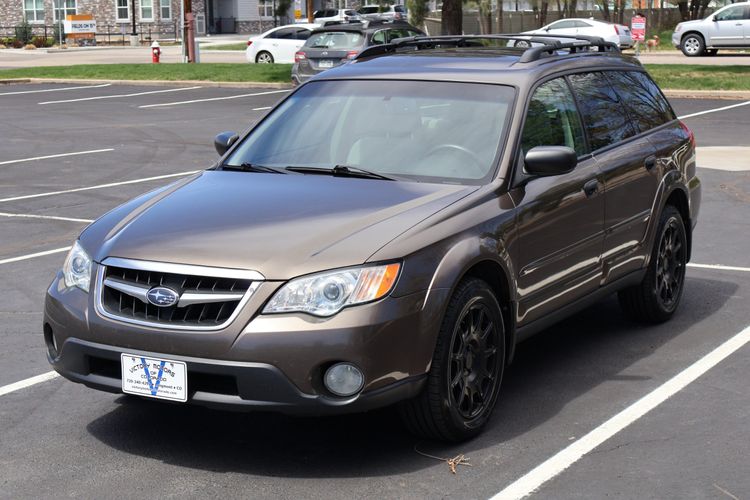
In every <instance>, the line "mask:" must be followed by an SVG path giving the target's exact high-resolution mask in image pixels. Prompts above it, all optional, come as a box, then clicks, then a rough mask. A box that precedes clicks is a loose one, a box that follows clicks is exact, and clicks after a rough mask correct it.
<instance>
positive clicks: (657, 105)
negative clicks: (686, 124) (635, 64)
mask: <svg viewBox="0 0 750 500" xmlns="http://www.w3.org/2000/svg"><path fill="white" fill-rule="evenodd" d="M606 75H607V78H609V81H610V82H611V84H612V86H613V87H614V89H615V91H616V92H617V93H618V94H619V96H620V97H621V98H622V100H623V102H625V104H626V105H627V107H628V108H629V109H630V110H631V112H630V116H631V118H632V119H633V122H634V124H635V126H636V127H638V131H639V132H646V131H647V130H651V129H652V128H655V127H658V126H660V125H663V124H665V123H667V122H670V121H672V120H674V118H675V116H674V112H673V111H672V108H671V107H670V106H669V103H667V100H666V99H665V98H664V96H663V95H662V93H661V92H660V91H659V88H658V87H657V86H656V84H655V83H654V82H653V80H651V78H650V77H649V76H648V75H647V74H645V73H641V72H638V71H607V72H606Z"/></svg>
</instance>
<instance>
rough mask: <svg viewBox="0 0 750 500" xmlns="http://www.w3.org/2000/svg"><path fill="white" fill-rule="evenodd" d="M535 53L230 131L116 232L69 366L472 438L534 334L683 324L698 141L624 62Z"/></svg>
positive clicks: (490, 42) (574, 42) (398, 45)
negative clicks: (607, 307)
mask: <svg viewBox="0 0 750 500" xmlns="http://www.w3.org/2000/svg"><path fill="white" fill-rule="evenodd" d="M517 38H518V36H517V35H515V36H512V35H508V36H494V37H484V38H481V39H480V38H477V37H446V38H442V37H437V38H435V37H433V38H429V37H417V38H409V39H401V40H398V41H396V42H394V43H391V44H386V45H379V46H375V47H372V48H369V49H366V50H365V51H364V52H363V53H361V54H360V55H359V56H357V58H356V59H355V60H354V62H353V63H352V64H347V65H345V66H342V67H340V68H338V69H335V70H332V71H330V72H326V73H324V74H322V75H320V76H319V77H316V78H315V79H313V80H311V81H310V82H308V83H306V84H304V85H302V86H300V87H299V88H298V89H297V90H296V91H294V92H293V93H291V94H290V95H289V96H288V97H287V98H285V99H284V100H282V101H281V102H280V103H279V104H278V105H277V106H276V107H275V108H274V109H273V110H272V111H270V112H269V113H268V115H266V116H265V117H264V118H263V119H262V120H261V121H260V122H259V123H257V124H256V125H255V126H254V127H253V128H252V129H251V130H250V131H249V132H247V133H246V134H244V135H243V136H241V137H239V136H237V135H234V134H232V133H226V134H221V135H219V136H218V137H217V139H216V147H217V149H218V150H219V152H220V153H221V154H222V157H221V159H220V160H219V161H218V162H217V164H216V165H215V166H213V167H212V168H209V169H208V170H206V171H203V172H201V173H199V174H196V175H193V176H191V177H188V178H185V179H183V180H180V181H178V182H175V183H173V184H171V185H168V186H165V187H162V188H160V189H157V190H155V191H152V192H150V193H147V194H144V195H142V196H140V197H138V198H136V199H134V200H132V201H130V202H128V203H126V204H124V205H122V206H120V207H118V208H116V209H114V210H112V211H111V212H109V213H107V214H105V215H104V216H102V217H101V218H100V219H99V220H97V221H96V222H94V223H93V224H91V225H90V226H89V227H87V228H86V229H85V230H84V231H83V233H82V234H81V235H80V238H79V239H78V240H77V241H76V243H75V245H74V247H73V249H72V250H71V252H70V254H69V256H68V258H67V259H66V261H65V264H64V266H63V269H62V270H61V271H60V272H59V273H58V275H57V276H56V278H55V280H54V281H53V283H52V285H51V286H50V288H49V290H48V293H47V298H46V307H45V315H44V337H45V340H46V343H47V347H48V352H49V354H48V356H49V361H50V363H51V364H52V366H53V367H54V369H55V370H57V371H58V372H59V373H60V374H62V375H63V376H65V377H66V378H68V379H70V380H73V381H75V382H80V383H83V384H85V385H87V386H89V387H93V388H96V389H100V390H105V391H110V392H114V393H123V392H124V393H127V394H133V395H137V396H142V397H147V398H156V399H164V400H171V401H178V402H188V403H194V404H200V405H207V406H212V407H217V408H231V409H247V410H262V411H280V412H285V413H296V414H317V415H320V414H331V413H344V412H357V411H365V410H369V409H372V408H376V407H382V406H386V405H392V404H398V408H399V410H400V412H401V414H402V415H403V417H404V420H405V422H406V423H407V425H408V426H409V427H410V428H411V429H412V430H413V431H414V432H416V433H418V434H420V435H424V436H429V437H433V438H438V439H445V440H454V441H455V440H461V439H467V438H469V437H471V436H474V435H475V434H477V433H478V432H480V430H481V429H482V428H483V427H484V425H485V424H486V423H487V421H488V419H489V417H490V414H491V412H492V410H493V407H494V406H495V403H496V399H497V397H498V394H499V390H500V384H501V381H502V378H503V373H504V371H505V369H506V367H507V366H508V363H509V362H510V361H511V360H512V358H513V352H514V349H515V346H516V344H517V343H518V342H520V341H522V340H523V339H525V338H528V337H529V336H530V335H532V334H534V333H535V332H538V331H540V330H542V329H544V328H546V327H547V326H549V325H550V324H552V323H553V322H555V321H557V320H559V319H560V318H563V317H565V316H567V315H569V314H571V313H573V312H575V311H578V310H580V309H582V308H584V307H586V306H587V305H590V304H592V303H593V302H595V301H597V300H598V299H600V298H602V297H604V296H606V295H608V294H611V293H614V292H617V293H618V294H619V297H620V301H621V303H622V306H623V308H624V310H625V312H626V313H627V314H629V315H631V316H633V317H635V318H637V319H640V320H643V321H650V322H659V321H665V320H667V319H669V318H670V317H671V316H672V315H673V314H674V313H675V311H676V309H677V306H678V304H679V302H680V297H681V295H682V293H683V288H684V284H685V266H686V263H687V262H688V259H689V258H690V249H691V244H692V229H693V227H694V225H695V223H696V220H697V216H698V209H699V205H700V182H699V180H698V178H697V177H696V173H695V171H696V164H695V144H694V138H693V135H692V133H691V132H690V131H689V130H688V129H687V128H686V127H685V125H683V124H682V123H681V122H680V121H678V120H677V119H676V118H675V115H674V112H673V111H672V109H671V107H670V105H669V104H668V102H667V101H666V99H665V98H664V96H663V95H662V93H661V92H660V90H659V88H658V87H657V86H656V85H655V84H654V82H653V81H652V80H651V78H650V77H649V75H648V74H647V73H646V72H645V71H644V69H643V68H642V66H641V65H640V64H639V63H638V61H637V60H635V59H633V58H630V57H624V56H622V55H621V54H620V53H619V51H618V49H617V48H616V47H615V46H614V45H611V44H609V43H606V42H603V41H602V40H600V39H582V38H580V37H579V38H576V39H571V41H570V42H566V43H561V42H560V41H558V40H555V41H547V40H548V39H546V38H544V37H540V38H535V39H534V41H535V45H538V46H535V47H533V48H528V49H520V48H513V47H507V46H505V45H506V44H507V43H508V42H509V41H510V42H511V43H512V41H513V40H514V39H517ZM556 38H559V37H556ZM537 42H538V43H537Z"/></svg>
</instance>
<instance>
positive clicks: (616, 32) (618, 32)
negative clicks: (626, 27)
mask: <svg viewBox="0 0 750 500" xmlns="http://www.w3.org/2000/svg"><path fill="white" fill-rule="evenodd" d="M613 26H614V27H615V35H619V34H620V28H618V27H617V25H616V24H615V25H613Z"/></svg>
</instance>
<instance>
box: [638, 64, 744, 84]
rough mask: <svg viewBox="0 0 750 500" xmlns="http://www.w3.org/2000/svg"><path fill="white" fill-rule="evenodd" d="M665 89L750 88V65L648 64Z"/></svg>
mask: <svg viewBox="0 0 750 500" xmlns="http://www.w3.org/2000/svg"><path fill="white" fill-rule="evenodd" d="M645 67H646V69H647V70H648V72H649V73H650V74H651V76H652V77H653V78H654V80H656V83H658V84H659V86H660V87H661V88H663V89H680V90H750V66H709V65H701V64H646V65H645Z"/></svg>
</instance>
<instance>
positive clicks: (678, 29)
mask: <svg viewBox="0 0 750 500" xmlns="http://www.w3.org/2000/svg"><path fill="white" fill-rule="evenodd" d="M680 31H682V25H681V24H678V25H677V26H675V28H674V32H675V33H679V32H680Z"/></svg>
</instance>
